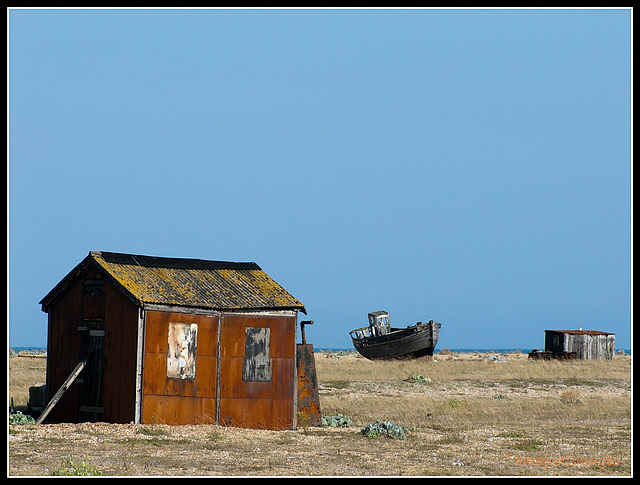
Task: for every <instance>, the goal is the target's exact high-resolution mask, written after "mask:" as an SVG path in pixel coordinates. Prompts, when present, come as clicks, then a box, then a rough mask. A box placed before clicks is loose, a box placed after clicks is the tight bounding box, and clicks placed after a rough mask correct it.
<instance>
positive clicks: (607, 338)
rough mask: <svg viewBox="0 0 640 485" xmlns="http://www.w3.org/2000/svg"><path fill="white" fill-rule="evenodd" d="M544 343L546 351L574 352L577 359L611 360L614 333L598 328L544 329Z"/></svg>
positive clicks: (614, 340)
mask: <svg viewBox="0 0 640 485" xmlns="http://www.w3.org/2000/svg"><path fill="white" fill-rule="evenodd" d="M544 333H545V338H544V345H545V351H547V352H554V353H560V352H567V353H570V352H575V353H576V357H577V358H578V359H584V360H596V359H600V360H612V359H613V357H614V354H615V346H616V335H615V334H614V333H609V332H601V331H599V330H582V329H579V330H545V331H544Z"/></svg>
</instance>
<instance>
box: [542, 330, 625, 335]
mask: <svg viewBox="0 0 640 485" xmlns="http://www.w3.org/2000/svg"><path fill="white" fill-rule="evenodd" d="M545 332H555V333H570V334H573V335H615V334H613V333H610V332H601V331H600V330H545Z"/></svg>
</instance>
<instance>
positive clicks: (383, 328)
mask: <svg viewBox="0 0 640 485" xmlns="http://www.w3.org/2000/svg"><path fill="white" fill-rule="evenodd" d="M369 329H370V331H371V336H372V337H377V336H378V335H387V334H388V333H389V332H390V331H391V322H390V321H389V314H388V313H387V312H383V311H378V312H371V313H369Z"/></svg>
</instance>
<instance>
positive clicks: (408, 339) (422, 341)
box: [351, 322, 440, 360]
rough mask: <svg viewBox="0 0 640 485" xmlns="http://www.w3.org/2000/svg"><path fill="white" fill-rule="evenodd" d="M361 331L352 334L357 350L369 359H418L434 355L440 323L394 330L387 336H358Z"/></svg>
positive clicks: (354, 331)
mask: <svg viewBox="0 0 640 485" xmlns="http://www.w3.org/2000/svg"><path fill="white" fill-rule="evenodd" d="M359 330H365V328H363V329H358V330H353V331H352V332H351V340H352V342H353V346H354V347H355V349H356V350H357V351H358V352H359V353H360V355H362V356H363V357H366V358H367V359H371V360H385V359H417V358H420V357H424V356H431V355H433V350H434V348H435V346H436V344H437V343H438V336H439V334H440V323H438V322H429V323H422V324H418V325H412V326H410V327H407V328H392V329H391V331H390V332H389V333H387V334H385V335H378V336H363V337H358V336H356V335H357V333H358V331H359Z"/></svg>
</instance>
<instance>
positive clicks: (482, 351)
mask: <svg viewBox="0 0 640 485" xmlns="http://www.w3.org/2000/svg"><path fill="white" fill-rule="evenodd" d="M314 350H315V351H317V352H320V351H323V350H331V351H332V352H345V351H348V350H354V351H355V349H354V348H349V349H342V348H323V347H318V348H315V347H314ZM441 350H443V349H435V350H434V351H433V353H434V354H437V353H438V352H440V351H441ZM449 350H450V351H451V352H457V353H459V354H467V353H468V354H471V353H479V354H482V353H486V352H489V351H494V352H498V353H499V354H506V353H508V352H515V351H517V350H519V351H520V352H522V353H523V354H528V353H529V352H531V351H532V350H533V348H526V349H525V348H508V349H496V348H493V349H456V348H450V349H449ZM538 350H544V347H542V348H540V349H538ZM618 350H624V353H625V354H627V355H631V349H618V348H616V352H617V351H618Z"/></svg>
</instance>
